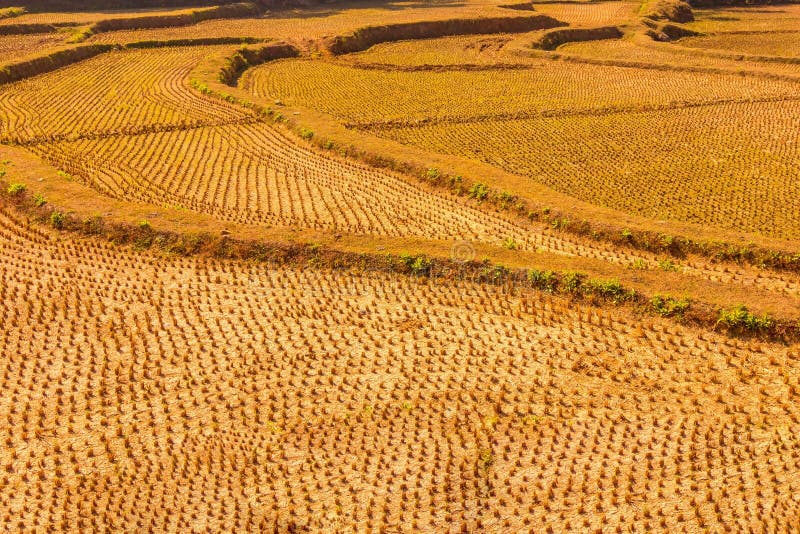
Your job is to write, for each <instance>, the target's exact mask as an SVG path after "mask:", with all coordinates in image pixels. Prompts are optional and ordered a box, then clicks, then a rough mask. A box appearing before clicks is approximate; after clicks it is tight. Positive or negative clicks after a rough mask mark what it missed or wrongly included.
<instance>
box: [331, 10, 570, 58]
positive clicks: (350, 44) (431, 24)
mask: <svg viewBox="0 0 800 534" xmlns="http://www.w3.org/2000/svg"><path fill="white" fill-rule="evenodd" d="M564 25H565V24H564V23H563V22H560V21H558V20H556V19H554V18H552V17H548V16H546V15H535V16H523V17H487V18H475V19H453V20H436V21H426V22H408V23H403V24H388V25H385V26H367V27H365V28H361V29H359V30H356V31H354V32H352V33H348V34H345V35H338V36H336V37H333V38H331V39H329V40H328V43H327V45H326V48H327V49H328V51H329V52H330V53H332V54H334V55H340V54H350V53H353V52H360V51H362V50H366V49H367V48H370V47H372V46H374V45H376V44H379V43H385V42H390V41H400V40H407V39H432V38H436V37H446V36H451V35H472V34H481V33H522V32H530V31H534V30H546V29H549V28H555V27H558V26H564Z"/></svg>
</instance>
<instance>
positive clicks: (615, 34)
mask: <svg viewBox="0 0 800 534" xmlns="http://www.w3.org/2000/svg"><path fill="white" fill-rule="evenodd" d="M622 35H623V34H622V30H620V29H619V28H618V27H616V26H605V27H603V28H557V29H553V30H550V31H547V32H545V33H544V34H543V35H542V36H541V37H539V38H538V39H536V40H535V41H534V42H533V43H532V44H531V46H532V47H533V48H539V49H541V50H555V49H556V48H558V47H559V46H561V45H563V44H566V43H573V42H578V41H601V40H603V39H620V38H621V37H622Z"/></svg>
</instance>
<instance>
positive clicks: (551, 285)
mask: <svg viewBox="0 0 800 534" xmlns="http://www.w3.org/2000/svg"><path fill="white" fill-rule="evenodd" d="M528 281H529V282H530V283H531V285H532V286H533V287H536V288H538V289H542V290H544V291H548V292H551V293H552V292H553V291H554V290H555V288H556V285H557V284H558V277H557V276H556V273H554V272H553V271H540V270H538V269H531V270H530V271H528Z"/></svg>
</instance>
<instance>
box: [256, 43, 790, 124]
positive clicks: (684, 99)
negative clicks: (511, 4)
mask: <svg viewBox="0 0 800 534" xmlns="http://www.w3.org/2000/svg"><path fill="white" fill-rule="evenodd" d="M478 39H479V38H475V42H476V43H478V42H480V41H478ZM410 46H414V45H410ZM427 46H430V47H431V48H432V49H437V48H438V47H439V42H438V40H435V41H430V42H428V43H427ZM385 50H386V49H385V48H384V49H383V50H382V51H380V52H379V53H378V57H377V58H376V59H377V61H375V62H374V63H377V64H378V65H380V66H383V65H385V63H386V62H387V60H389V59H390V58H388V57H387V55H386V53H385V52H384V51H385ZM444 50H445V51H444V52H443V53H442V54H441V56H442V57H443V58H445V59H443V60H441V61H440V63H442V64H446V61H447V58H451V53H453V54H454V53H456V52H457V48H456V47H453V48H448V47H445V48H444ZM401 51H402V48H401ZM401 51H398V53H397V55H398V56H401V55H402V52H401ZM451 51H452V52H451ZM370 59H371V58H370V54H358V55H357V61H358V65H359V66H351V65H346V64H339V63H336V62H329V61H321V60H307V59H297V60H282V61H277V62H273V63H269V64H266V65H263V66H260V67H257V68H255V69H252V70H251V71H248V72H247V74H246V75H245V77H244V79H243V80H242V81H241V84H240V85H241V86H242V87H243V88H245V89H246V90H249V91H251V92H252V93H253V94H255V95H256V96H261V97H265V98H268V99H272V98H277V99H280V100H281V101H282V102H284V103H285V104H286V105H289V106H291V105H297V106H302V107H307V108H314V109H319V110H320V111H325V112H326V113H329V114H331V115H334V116H336V117H338V118H340V119H342V120H344V121H346V122H347V123H351V124H354V125H356V126H361V124H362V123H365V124H367V125H372V123H380V122H384V121H385V122H398V121H402V122H403V123H411V124H413V123H416V122H437V123H438V122H480V121H483V120H484V119H487V118H492V117H508V118H517V117H520V116H522V117H525V116H542V115H545V116H547V115H583V114H605V113H607V112H609V111H616V110H633V111H636V110H641V109H648V108H674V107H684V106H688V105H698V104H707V103H717V102H725V101H752V100H783V99H790V98H795V97H796V95H797V86H796V84H794V83H789V82H780V81H774V80H764V79H758V78H749V77H741V76H733V75H731V76H721V75H700V74H697V73H674V74H672V75H670V76H669V77H668V78H666V79H665V77H664V75H663V73H661V72H658V71H649V70H641V71H639V70H633V69H629V68H621V67H613V66H611V67H606V66H599V65H581V64H572V63H565V64H554V63H553V62H551V61H546V60H539V61H535V60H534V61H528V62H527V63H526V64H523V66H524V67H525V68H508V69H507V68H502V66H501V67H499V68H497V69H492V70H477V71H475V70H470V69H465V70H449V69H448V70H445V71H444V72H439V71H437V70H430V71H425V70H422V71H413V72H405V71H403V70H396V69H393V68H392V65H391V64H390V65H386V66H384V67H383V68H366V67H365V65H367V64H369V63H371V62H370ZM412 61H414V60H412ZM405 63H406V62H403V61H401V65H402V64H405ZM412 64H413V63H412ZM598 80H602V82H598ZM592 81H594V82H595V83H591V82H592ZM709 86H711V87H714V88H715V89H714V90H709V88H708V87H709ZM392 90H394V91H395V93H396V95H394V96H393V98H392V106H391V107H389V109H387V106H386V98H385V95H386V94H387V93H388V92H389V91H392ZM456 94H458V98H455V95H456ZM354 95H357V98H353V96H354Z"/></svg>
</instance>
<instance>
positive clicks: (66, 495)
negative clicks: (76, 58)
mask: <svg viewBox="0 0 800 534" xmlns="http://www.w3.org/2000/svg"><path fill="white" fill-rule="evenodd" d="M12 217H13V216H9V215H8V214H3V215H2V216H1V217H0V247H2V248H1V250H2V252H3V254H2V256H0V257H1V258H2V260H0V261H2V264H1V265H2V269H0V272H2V276H3V285H2V288H3V289H2V291H3V299H2V301H0V302H2V304H0V306H2V313H3V318H4V322H5V323H6V324H10V325H13V330H11V331H6V332H5V333H4V334H3V335H2V337H0V346H2V352H3V354H4V355H5V358H4V360H3V363H2V369H3V371H2V373H1V374H0V376H2V383H1V384H0V385H1V386H2V388H3V390H4V391H7V392H9V394H8V395H4V396H3V400H2V401H0V411H2V415H3V417H4V419H5V420H6V421H7V425H5V426H4V430H3V436H2V439H3V442H4V444H5V446H4V449H3V452H2V453H1V454H0V461H1V462H2V465H3V474H2V477H3V482H4V483H3V485H2V488H3V489H2V491H0V506H2V508H3V510H4V511H5V515H4V516H1V517H2V519H0V521H2V524H3V526H4V527H8V528H14V529H23V530H24V529H29V528H35V527H38V528H44V529H48V530H74V529H88V528H94V529H104V528H125V527H126V526H129V525H137V526H138V528H149V529H155V530H190V529H212V530H225V531H234V530H236V531H243V530H256V529H268V530H273V529H275V530H279V531H281V530H291V529H297V528H306V529H309V530H313V531H321V530H331V529H339V528H344V526H348V527H349V528H354V529H356V530H386V529H399V530H403V531H420V530H423V531H442V530H446V529H450V528H453V527H455V528H464V529H467V530H470V529H478V530H483V531H492V532H501V531H508V530H528V529H530V530H542V529H545V528H547V527H553V528H565V529H567V530H576V531H580V530H587V529H589V530H597V529H615V528H617V527H619V528H633V529H637V530H646V531H654V530H668V529H675V528H678V529H688V530H695V529H703V528H707V529H717V528H722V527H723V526H726V525H727V526H731V525H735V526H736V528H742V529H747V528H750V527H752V526H754V525H759V526H764V527H766V528H770V529H776V530H785V529H791V528H793V527H794V526H795V525H796V523H795V522H796V517H797V503H796V502H795V501H794V499H793V498H792V495H793V494H794V493H796V492H797V491H798V490H799V489H800V488H799V487H798V484H799V483H800V481H798V479H797V477H796V470H797V463H798V455H797V446H798V444H797V443H796V441H797V439H796V436H797V432H796V430H797V425H798V414H797V413H796V407H795V406H796V403H794V402H792V401H791V396H792V395H794V394H795V392H796V391H797V388H798V387H800V386H798V368H797V367H798V354H797V353H796V351H791V350H787V349H786V348H785V347H777V346H758V345H756V346H751V345H747V344H742V343H740V342H736V341H731V340H729V339H725V338H724V337H720V336H718V335H714V334H700V335H698V333H697V332H694V331H691V330H685V329H683V328H680V327H679V328H676V327H675V326H674V325H671V324H670V325H667V324H665V323H661V322H656V323H654V324H652V325H649V324H648V325H641V324H637V323H636V322H633V321H631V320H629V319H626V318H624V317H620V316H618V315H617V314H615V313H614V314H609V313H607V312H604V311H601V310H597V309H593V308H582V309H574V308H572V309H570V308H569V307H568V306H567V305H566V303H565V302H562V301H560V300H558V299H550V298H546V297H545V298H542V297H541V296H536V295H525V296H513V297H509V296H501V297H500V298H498V295H497V294H496V291H498V290H497V289H495V290H494V291H493V290H491V289H487V288H486V287H481V286H470V285H466V286H463V287H459V288H456V287H449V286H439V285H433V286H428V285H425V284H422V285H420V284H418V283H415V282H413V281H412V280H410V279H391V278H386V277H384V276H380V275H372V276H368V277H350V276H346V275H341V274H335V273H329V272H324V271H316V272H314V271H311V272H309V271H307V270H296V269H292V268H268V269H264V268H263V267H256V266H254V265H247V264H240V263H227V262H220V261H199V260H164V259H161V258H155V257H150V256H148V255H142V254H131V253H126V252H120V251H117V250H114V249H113V248H111V247H110V246H109V245H106V244H102V243H96V242H85V241H84V242H73V241H71V240H70V239H64V238H61V237H58V236H51V235H50V234H49V233H48V232H42V231H40V230H38V229H36V228H30V227H25V226H24V225H22V224H21V223H20V222H18V221H16V220H14V219H13V218H12ZM33 325H36V326H35V327H34V326H33ZM189 348H190V349H189ZM187 349H189V350H187ZM631 458H633V459H635V460H637V461H633V462H632V461H630V460H631ZM543 459H551V460H549V461H542V460H543ZM178 481H180V483H178ZM17 488H20V489H21V488H25V490H24V493H23V492H22V491H19V490H18V489H17ZM589 488H593V489H592V490H591V491H590V490H589ZM23 496H24V498H23ZM54 502H55V503H58V505H57V506H53V505H52V503H54ZM465 503H467V504H466V505H465ZM731 518H736V519H735V520H733V522H732V521H731Z"/></svg>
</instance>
